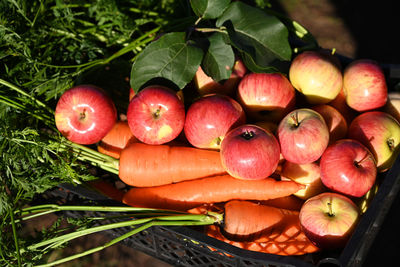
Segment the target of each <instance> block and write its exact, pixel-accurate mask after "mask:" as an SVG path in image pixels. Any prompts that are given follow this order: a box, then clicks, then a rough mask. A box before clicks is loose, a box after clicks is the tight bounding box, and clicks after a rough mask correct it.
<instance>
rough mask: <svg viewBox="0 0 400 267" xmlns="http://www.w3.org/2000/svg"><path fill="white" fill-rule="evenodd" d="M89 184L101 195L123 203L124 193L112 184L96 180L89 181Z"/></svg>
mask: <svg viewBox="0 0 400 267" xmlns="http://www.w3.org/2000/svg"><path fill="white" fill-rule="evenodd" d="M89 184H90V185H91V186H92V187H93V188H94V189H96V190H97V191H99V192H100V193H102V194H104V195H106V196H107V197H109V198H111V199H113V200H116V201H119V202H121V201H122V198H123V195H124V191H122V190H119V189H118V188H116V187H115V186H114V185H113V184H111V183H110V182H106V181H103V180H94V181H89Z"/></svg>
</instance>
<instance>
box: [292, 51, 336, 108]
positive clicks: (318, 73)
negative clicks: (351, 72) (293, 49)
mask: <svg viewBox="0 0 400 267" xmlns="http://www.w3.org/2000/svg"><path fill="white" fill-rule="evenodd" d="M289 79H290V81H291V83H292V84H293V86H294V88H296V89H297V90H298V91H299V92H300V93H302V94H303V95H304V96H305V97H306V99H307V101H308V102H309V103H310V104H326V103H328V102H329V101H332V100H333V99H335V97H336V96H337V95H338V94H339V92H340V90H341V89H342V84H343V75H342V71H341V66H340V63H339V61H338V59H337V58H336V56H334V55H332V54H330V53H327V52H325V51H305V52H303V53H301V54H299V55H297V56H296V57H295V58H294V59H293V61H292V63H291V65H290V68H289Z"/></svg>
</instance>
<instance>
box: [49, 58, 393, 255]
mask: <svg viewBox="0 0 400 267" xmlns="http://www.w3.org/2000/svg"><path fill="white" fill-rule="evenodd" d="M193 84H194V87H193V88H195V90H196V93H197V95H198V97H197V98H195V99H194V100H193V101H192V102H191V103H189V105H187V108H185V105H184V101H186V100H185V99H183V96H182V94H177V92H175V91H173V90H171V89H169V88H166V87H164V86H160V85H153V86H148V87H146V88H143V89H142V90H140V91H139V92H138V93H137V94H134V93H132V95H131V96H130V97H131V100H130V102H129V106H128V107H127V113H126V117H127V122H128V124H129V128H130V130H131V132H132V134H133V135H134V136H135V137H136V138H137V139H138V140H139V141H140V142H143V143H147V144H152V145H159V144H166V143H169V142H171V141H175V140H180V141H182V140H183V141H184V142H186V143H187V144H188V145H190V146H193V147H196V148H201V149H213V150H217V151H219V152H220V155H221V161H222V164H223V166H224V167H225V168H226V171H227V172H228V173H229V174H230V175H231V176H233V177H235V178H238V179H246V180H255V179H264V178H266V177H277V179H282V180H287V179H291V180H294V181H296V182H298V183H302V184H304V185H305V186H306V187H305V189H303V190H301V191H299V192H297V193H296V194H295V195H296V196H297V197H299V198H301V199H303V200H305V202H304V204H303V206H302V208H301V210H300V222H301V226H302V229H303V230H304V232H305V233H306V235H307V236H308V237H309V239H310V240H311V241H312V242H314V243H315V244H316V245H317V246H319V247H321V248H335V247H340V246H343V245H344V244H345V242H346V241H347V240H348V238H349V236H350V235H351V233H352V231H353V230H354V228H355V226H356V224H357V222H358V220H359V218H360V216H362V215H361V212H360V209H359V207H358V206H357V205H356V204H355V203H354V199H357V198H361V197H363V196H365V195H366V194H367V192H368V191H369V190H371V188H372V187H373V186H374V185H375V184H376V182H377V179H378V178H377V177H378V174H379V173H382V172H385V171H387V170H388V169H389V168H390V167H391V166H392V165H393V164H394V161H395V159H396V157H397V155H398V153H399V142H400V124H399V122H398V121H399V120H400V97H399V96H398V95H397V93H389V92H388V88H387V83H386V80H385V76H384V73H383V70H382V69H381V67H380V66H379V65H378V64H377V63H376V62H374V61H372V60H354V61H353V62H351V63H350V64H348V65H347V66H345V68H344V69H343V68H342V66H341V63H340V62H339V60H338V58H337V57H336V55H334V54H332V53H329V52H327V51H306V52H303V53H301V54H299V55H297V56H296V57H295V58H294V60H293V61H292V62H291V66H290V69H289V73H288V75H286V74H282V73H249V72H248V71H247V70H246V67H245V66H244V64H243V63H242V61H241V60H237V62H236V64H235V65H234V68H233V71H232V75H231V78H229V79H228V80H226V81H225V82H223V83H217V82H215V81H213V80H212V79H211V78H210V77H208V76H207V75H206V74H205V73H204V72H203V71H202V69H201V67H199V69H198V71H197V73H196V75H195V77H194V79H193ZM73 89H75V92H73ZM73 89H71V90H69V91H66V93H65V94H64V95H63V96H62V97H61V98H60V101H59V103H58V105H57V109H56V124H57V127H58V129H59V130H60V131H61V133H63V134H65V135H66V136H67V138H68V139H69V140H71V141H73V142H77V143H81V144H94V143H96V142H99V141H100V140H101V139H102V138H103V137H104V136H105V135H106V134H107V133H108V132H109V131H110V129H111V128H112V127H113V125H114V123H115V121H116V117H117V114H116V109H115V107H114V105H113V103H112V101H111V100H110V98H109V97H108V96H107V95H106V94H105V93H104V92H103V91H102V90H101V89H99V88H96V87H93V86H89V85H81V86H77V87H75V88H73ZM131 92H132V91H131ZM79 94H86V95H84V96H80V98H81V99H82V98H83V99H88V100H87V102H85V103H79V101H77V100H76V99H78V98H77V96H78V95H79ZM70 103H74V104H75V105H74V107H75V110H74V112H75V113H76V114H79V116H75V117H73V118H72V117H71V118H69V119H66V118H65V117H64V118H62V116H63V114H65V112H63V109H65V106H68V105H69V106H71V105H70ZM88 103H89V104H88ZM185 104H188V103H185ZM93 109H97V111H96V112H95V113H94V112H92V111H93ZM93 114H96V116H95V117H94V115H93ZM74 125H75V126H74ZM76 125H78V126H76ZM72 126H73V127H75V128H77V130H76V131H73V132H71V131H70V130H68V135H67V134H66V133H67V131H66V130H65V129H67V128H68V129H70V128H71V127H72Z"/></svg>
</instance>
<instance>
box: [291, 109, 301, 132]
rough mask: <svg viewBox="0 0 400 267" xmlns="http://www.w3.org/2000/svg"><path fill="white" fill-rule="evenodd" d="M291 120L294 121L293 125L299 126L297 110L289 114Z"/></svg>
mask: <svg viewBox="0 0 400 267" xmlns="http://www.w3.org/2000/svg"><path fill="white" fill-rule="evenodd" d="M291 118H292V120H293V121H294V126H295V127H296V128H297V127H299V115H298V113H297V112H295V113H294V114H292V115H291Z"/></svg>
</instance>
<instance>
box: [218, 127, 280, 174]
mask: <svg viewBox="0 0 400 267" xmlns="http://www.w3.org/2000/svg"><path fill="white" fill-rule="evenodd" d="M220 155H221V161H222V165H223V166H224V167H225V169H226V171H227V172H228V173H229V174H230V175H231V176H233V177H235V178H239V179H245V180H259V179H264V178H266V177H268V176H269V175H271V174H272V173H273V172H274V171H275V169H276V167H277V166H278V162H279V157H280V149H279V143H278V141H277V139H276V138H275V136H274V135H273V134H272V133H270V132H269V131H266V130H264V129H263V128H261V127H259V126H256V125H251V124H245V125H241V126H239V127H237V128H235V129H233V130H231V131H229V133H228V134H227V135H226V136H225V138H224V139H223V140H222V143H221V150H220Z"/></svg>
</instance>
